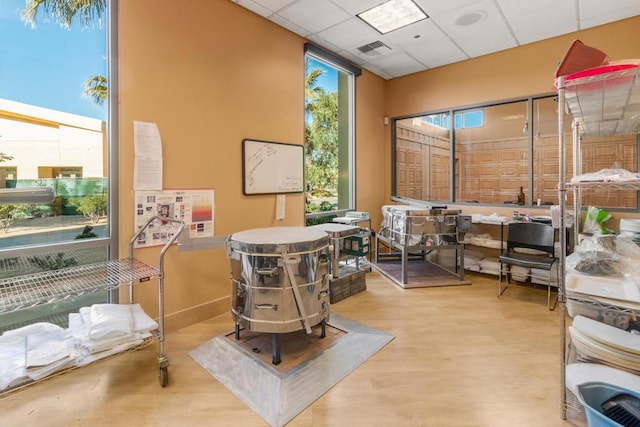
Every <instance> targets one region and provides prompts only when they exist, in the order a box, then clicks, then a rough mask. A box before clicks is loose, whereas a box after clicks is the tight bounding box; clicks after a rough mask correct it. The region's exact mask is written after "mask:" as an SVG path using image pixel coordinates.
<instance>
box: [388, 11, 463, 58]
mask: <svg viewBox="0 0 640 427" xmlns="http://www.w3.org/2000/svg"><path fill="white" fill-rule="evenodd" d="M416 36H419V37H416ZM382 41H383V42H384V43H386V44H387V45H389V46H391V47H392V48H393V49H398V50H399V49H403V50H404V51H405V52H407V53H408V54H409V55H411V56H412V57H414V58H415V59H417V60H418V61H420V62H421V63H422V64H424V65H425V66H426V67H428V68H433V67H439V66H441V65H444V64H450V63H452V62H457V61H462V60H464V59H467V58H468V57H467V56H466V55H465V54H464V52H462V50H460V48H458V46H456V44H455V43H453V41H452V40H451V39H450V38H449V37H448V36H447V35H446V34H444V33H443V32H442V31H441V30H440V28H438V27H437V26H436V25H435V24H434V22H433V21H431V20H426V21H421V22H419V23H417V24H415V25H412V26H409V27H406V28H402V29H400V30H397V31H392V32H390V33H388V34H385V35H384V36H383V37H382Z"/></svg>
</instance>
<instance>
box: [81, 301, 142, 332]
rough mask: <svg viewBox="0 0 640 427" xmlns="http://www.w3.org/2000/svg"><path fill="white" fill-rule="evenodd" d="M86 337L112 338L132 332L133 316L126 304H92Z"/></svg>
mask: <svg viewBox="0 0 640 427" xmlns="http://www.w3.org/2000/svg"><path fill="white" fill-rule="evenodd" d="M89 317H90V320H91V323H90V325H89V327H88V335H89V338H91V339H100V338H113V337H118V336H122V335H130V334H131V333H132V332H133V315H132V314H131V309H130V308H129V306H128V305H126V304H93V305H92V306H91V311H90V316H89Z"/></svg>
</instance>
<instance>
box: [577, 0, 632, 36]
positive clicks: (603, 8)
mask: <svg viewBox="0 0 640 427" xmlns="http://www.w3.org/2000/svg"><path fill="white" fill-rule="evenodd" d="M636 15H640V1H638V0H615V1H607V2H605V1H602V0H580V28H581V29H584V28H590V27H595V26H597V25H602V24H606V23H607V22H612V21H618V20H620V19H624V18H628V17H631V16H636ZM635 36H636V37H637V36H638V35H637V34H636V35H635Z"/></svg>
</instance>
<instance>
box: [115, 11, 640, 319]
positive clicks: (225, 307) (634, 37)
mask: <svg viewBox="0 0 640 427" xmlns="http://www.w3.org/2000/svg"><path fill="white" fill-rule="evenodd" d="M188 3H189V7H184V5H183V2H176V1H174V0H135V1H123V2H120V10H119V32H118V37H119V57H118V60H119V103H120V105H119V113H120V117H119V120H120V134H119V147H120V153H119V165H120V174H119V179H120V207H119V216H120V235H119V238H120V242H121V243H120V251H121V254H126V250H127V244H128V241H129V239H130V237H131V236H132V234H133V232H134V221H133V219H134V203H133V191H132V185H133V154H134V153H133V121H134V120H139V121H148V122H155V123H157V124H158V127H159V129H160V133H161V135H162V145H163V157H164V178H163V186H164V187H165V188H172V189H175V188H213V189H214V190H215V234H216V235H217V236H226V235H230V234H232V233H234V232H237V231H241V230H246V229H250V228H258V227H270V226H277V225H302V224H303V217H304V205H303V203H304V199H303V196H302V195H287V197H286V219H285V220H284V221H276V220H275V196H244V195H243V194H242V179H241V141H242V139H243V138H254V139H261V140H268V141H280V142H289V143H295V144H302V143H303V138H304V117H303V108H302V107H303V101H304V93H303V78H304V60H303V45H304V43H305V40H304V39H303V38H301V37H299V36H297V35H295V34H293V33H291V32H289V31H287V30H285V29H283V28H280V27H278V26H276V25H275V24H272V23H270V22H269V21H267V20H266V19H264V18H262V17H260V16H258V15H255V14H253V13H251V12H249V11H248V10H246V9H244V8H241V7H240V6H237V5H235V4H233V3H232V2H231V1H222V0H189V2H188ZM639 28H640V18H633V19H629V20H626V21H621V22H619V23H616V24H612V25H609V26H606V27H603V28H596V29H591V30H586V31H583V32H580V33H577V34H573V35H569V36H563V37H558V38H556V39H552V40H550V41H546V42H539V43H534V44H531V45H527V46H523V47H519V48H516V49H511V50H508V51H505V52H501V53H496V54H492V55H487V56H484V57H481V58H477V59H473V60H469V61H465V62H461V63H458V64H453V65H449V66H444V67H440V68H437V69H433V70H428V71H425V72H423V73H416V74H413V75H410V76H406V77H402V78H398V79H393V80H389V81H386V82H385V81H384V80H383V79H381V78H379V77H377V76H375V75H373V74H371V73H369V72H367V71H366V70H363V74H362V76H360V77H358V79H357V83H356V179H357V188H356V199H357V201H356V209H358V210H362V211H368V212H370V213H371V216H372V225H373V228H374V229H377V228H378V227H379V224H380V221H381V215H380V207H381V206H382V205H385V204H389V203H390V202H389V196H390V194H391V154H390V153H391V150H390V147H391V137H390V129H391V126H389V125H384V124H383V117H384V116H389V117H397V116H401V115H408V114H415V113H420V112H426V111H432V110H434V109H437V108H444V107H453V106H462V105H470V104H474V103H479V102H485V101H492V100H500V99H507V98H513V97H517V96H523V95H532V94H539V93H546V92H550V91H551V89H552V85H553V73H554V70H555V66H556V64H557V62H558V60H559V59H560V58H561V57H562V56H563V54H564V52H565V50H566V49H567V47H568V46H569V43H570V42H571V40H572V39H573V38H575V37H578V38H580V39H581V40H582V41H583V42H585V43H586V44H588V45H592V46H595V47H598V48H600V49H602V50H604V51H606V52H608V53H609V54H610V55H611V56H612V57H613V58H614V59H622V58H629V57H636V58H637V57H640V37H638V35H639V34H638V31H639ZM135 256H136V257H137V258H139V259H142V260H143V261H146V262H148V263H150V264H153V265H156V264H157V256H158V249H157V248H146V249H140V250H137V251H136V254H135ZM165 272H166V276H165V314H166V316H165V320H166V322H167V328H168V329H173V328H176V327H180V326H183V325H187V324H189V323H192V322H194V321H197V320H200V319H204V318H208V317H211V316H213V315H217V314H221V313H225V312H228V311H229V309H230V302H229V290H230V278H229V277H230V275H229V262H228V259H227V258H226V251H225V249H208V250H199V251H191V252H178V251H177V250H176V248H172V249H171V250H170V251H169V252H168V254H167V256H166V258H165ZM135 295H136V300H137V301H138V302H140V303H141V304H143V306H144V307H145V310H147V311H148V312H149V313H150V314H157V308H156V306H157V293H156V289H155V288H154V287H153V286H152V285H139V286H137V287H136V293H135Z"/></svg>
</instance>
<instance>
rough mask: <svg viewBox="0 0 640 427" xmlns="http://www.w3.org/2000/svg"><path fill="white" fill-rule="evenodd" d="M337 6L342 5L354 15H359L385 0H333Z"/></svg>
mask: <svg viewBox="0 0 640 427" xmlns="http://www.w3.org/2000/svg"><path fill="white" fill-rule="evenodd" d="M331 1H332V2H333V3H334V4H335V5H336V6H338V7H341V8H342V9H344V10H346V11H347V12H349V13H350V14H352V15H354V16H355V15H357V14H359V13H362V12H364V11H365V10H369V9H371V8H372V7H375V6H377V5H379V4H380V3H382V2H383V0H331Z"/></svg>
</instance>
